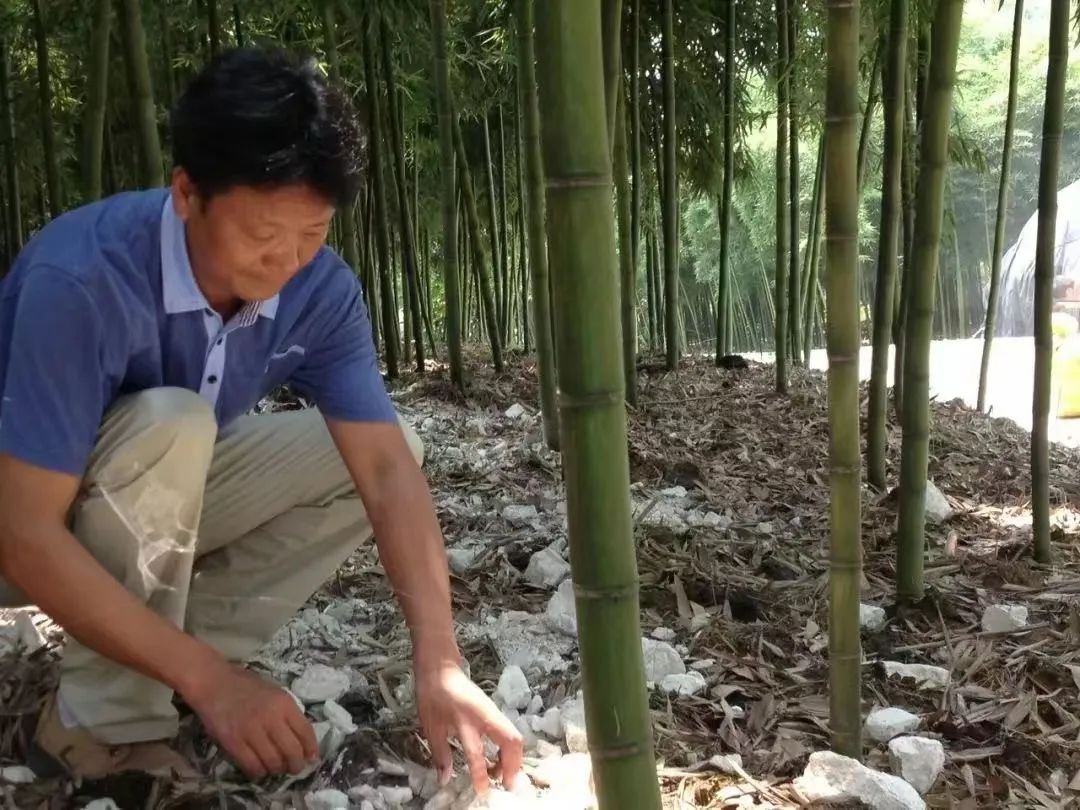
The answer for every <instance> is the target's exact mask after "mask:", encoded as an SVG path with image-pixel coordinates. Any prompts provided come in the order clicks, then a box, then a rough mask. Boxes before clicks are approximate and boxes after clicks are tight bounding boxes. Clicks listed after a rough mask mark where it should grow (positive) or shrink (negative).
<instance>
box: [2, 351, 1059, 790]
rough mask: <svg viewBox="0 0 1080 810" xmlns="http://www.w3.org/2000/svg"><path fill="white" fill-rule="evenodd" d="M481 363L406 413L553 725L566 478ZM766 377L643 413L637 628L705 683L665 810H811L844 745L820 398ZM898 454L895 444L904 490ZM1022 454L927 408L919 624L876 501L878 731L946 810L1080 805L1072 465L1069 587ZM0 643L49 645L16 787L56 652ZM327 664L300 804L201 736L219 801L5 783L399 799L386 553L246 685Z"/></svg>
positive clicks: (523, 366) (14, 682)
mask: <svg viewBox="0 0 1080 810" xmlns="http://www.w3.org/2000/svg"><path fill="white" fill-rule="evenodd" d="M475 359H476V361H477V362H476V364H475V366H476V367H477V370H475V371H473V373H472V379H471V383H470V387H469V391H470V393H469V396H468V397H467V398H462V397H461V396H459V395H458V394H456V393H455V392H454V391H453V390H452V388H451V387H450V385H449V383H448V378H447V375H446V374H445V373H444V372H443V371H442V370H440V369H435V370H433V371H432V372H431V373H430V374H428V375H426V376H425V377H424V378H422V379H421V378H417V377H415V376H409V377H405V378H403V379H402V380H400V381H398V382H397V383H396V384H395V385H394V399H395V401H396V403H397V404H398V406H399V408H400V410H401V412H402V414H403V415H404V416H405V418H406V419H407V420H408V421H409V422H410V423H411V424H413V425H414V426H415V427H416V428H417V430H418V432H419V433H420V435H421V437H422V438H423V439H424V442H425V444H426V449H427V458H426V461H425V469H426V471H427V474H428V476H429V478H430V480H431V483H432V487H433V491H434V493H435V499H436V503H437V506H438V509H439V514H440V518H441V521H442V525H443V528H444V531H445V534H446V537H447V544H448V546H449V547H450V549H451V551H452V556H453V561H454V567H455V574H454V576H453V586H454V600H455V613H456V618H457V621H458V623H459V626H460V636H461V640H462V649H463V652H464V654H465V656H466V657H467V659H468V661H469V665H470V671H471V675H472V677H473V679H474V680H475V681H476V682H477V683H479V684H480V685H481V686H482V687H483V688H484V689H486V690H487V691H488V692H489V693H490V692H493V691H494V689H495V687H496V683H497V682H498V679H499V676H500V674H501V672H502V670H503V668H504V666H505V664H506V663H507V660H506V659H507V657H508V656H511V654H512V651H509V650H508V646H512V645H511V640H509V639H508V635H507V634H508V633H509V632H510V630H512V629H513V628H512V627H511V625H512V624H513V622H512V621H511V619H513V618H514V617H517V619H521V616H520V615H519V614H515V613H512V611H524V612H526V613H529V614H534V616H533V617H532V620H533V625H534V626H535V627H536V628H539V629H537V630H536V631H535V632H536V633H538V634H539V635H538V636H537V639H536V640H534V643H535V645H536V649H537V650H547V647H546V646H544V645H545V644H548V643H549V642H550V646H551V647H552V651H551V660H550V661H548V663H547V664H545V665H544V666H541V667H537V666H533V665H529V666H527V667H526V671H527V673H528V675H529V684H530V688H531V690H532V693H533V695H534V696H539V698H540V699H542V701H543V706H544V707H552V706H559V705H560V704H562V703H563V702H564V701H565V700H566V699H567V698H571V697H573V696H574V695H575V694H576V693H577V690H578V689H579V688H580V677H579V667H578V662H577V657H576V646H575V644H574V640H573V638H572V637H570V636H567V635H566V634H559V633H558V632H555V631H553V630H552V629H551V626H550V621H549V620H546V619H545V616H544V614H545V611H546V609H547V605H548V603H549V601H550V600H551V599H552V596H553V593H554V590H555V589H554V587H553V586H544V585H534V584H530V583H529V582H528V581H526V579H525V577H524V571H525V570H526V569H527V567H528V564H529V561H530V558H531V556H532V555H533V554H534V553H536V552H539V551H541V550H543V549H545V548H547V547H549V546H553V551H554V552H557V553H559V554H561V555H562V556H563V557H565V541H566V529H565V497H564V494H563V489H562V484H561V473H560V461H559V456H558V454H557V453H554V452H552V451H550V450H548V449H547V448H546V447H545V446H544V443H543V439H542V433H541V427H540V420H539V416H538V414H537V413H536V411H537V406H536V402H537V396H536V380H535V369H534V367H533V366H532V365H531V360H528V359H523V358H515V359H513V360H512V361H511V364H510V369H509V370H508V371H507V372H505V373H504V374H502V375H498V376H496V375H494V374H493V373H492V372H490V371H488V370H486V368H485V367H481V363H480V358H475ZM772 374H773V369H772V367H771V366H764V365H757V364H754V363H751V364H750V367H749V368H746V369H735V370H723V369H717V368H714V367H713V366H712V365H711V364H709V363H707V362H703V361H692V362H691V363H690V364H689V365H688V366H686V367H684V368H683V369H682V370H680V371H679V372H678V373H674V374H668V373H664V372H663V371H662V370H661V369H660V368H659V366H656V367H652V366H648V365H645V366H643V367H642V374H641V392H640V405H639V406H638V407H636V408H629V409H628V416H629V426H630V441H629V453H630V462H631V473H632V481H633V485H632V496H633V505H634V509H635V518H636V519H635V542H636V545H637V551H638V567H639V572H640V579H641V604H642V632H643V633H644V634H645V635H650V634H652V633H653V632H654V631H655V630H657V629H658V628H659V629H660V635H666V636H669V637H670V636H671V635H672V634H671V633H666V632H665V631H673V638H671V640H670V643H671V644H672V645H674V647H675V649H676V650H677V651H678V653H679V655H680V656H681V658H682V659H683V660H684V662H685V663H686V665H687V666H689V667H690V668H691V669H696V670H697V671H700V672H701V674H702V675H703V676H704V678H705V681H706V682H707V687H706V688H705V689H704V691H702V692H700V693H699V694H696V695H694V696H678V695H675V694H665V693H664V691H663V690H661V689H654V690H653V691H652V692H651V708H652V710H653V723H654V729H655V741H656V752H657V757H658V768H659V774H660V778H661V782H662V785H663V788H664V791H665V795H666V797H667V798H666V803H668V805H669V806H670V807H672V808H676V807H677V808H720V807H736V806H743V807H752V806H772V807H798V806H800V804H801V800H800V797H799V796H798V794H797V792H796V791H795V790H794V789H793V787H792V786H791V780H792V779H793V777H795V776H798V775H799V774H800V773H801V772H802V769H803V768H804V766H805V764H806V761H807V758H808V756H809V754H810V753H811V752H813V751H818V750H824V749H826V748H827V747H828V744H829V734H828V697H827V695H828V688H827V678H828V657H827V639H828V629H827V628H828V548H829V547H828V544H829V473H828V436H829V431H828V420H827V416H828V414H827V394H826V385H825V378H824V376H823V375H822V374H820V373H818V372H805V371H801V370H798V369H796V370H794V371H793V374H792V382H791V391H790V395H789V396H787V397H780V396H777V395H776V394H775V393H774V384H773V377H772ZM863 404H864V408H865V399H864V403H863ZM515 405H521V406H523V408H524V411H525V413H524V414H521V415H516V412H517V411H518V410H520V409H516V408H513V406H515ZM512 408H513V410H510V409H512ZM508 410H510V413H511V414H515V415H507V411H508ZM899 445H900V434H899V430H898V428H897V427H895V426H893V428H892V433H891V434H890V449H891V465H890V480H891V481H893V482H895V480H896V478H897V474H898V467H899ZM1028 453H1029V436H1028V434H1027V433H1026V432H1025V431H1023V430H1021V429H1020V428H1018V427H1017V426H1016V425H1015V424H1014V423H1012V422H1010V421H1007V420H1003V419H991V418H988V417H986V416H983V415H981V414H978V413H975V412H973V411H971V410H970V409H968V408H966V407H964V406H962V405H960V404H959V403H945V404H935V405H934V406H933V414H932V436H931V441H930V477H931V478H932V480H933V481H934V482H935V483H936V485H937V486H938V487H939V488H940V490H941V491H942V492H943V493H944V494H945V496H946V497H947V499H948V500H949V502H950V505H951V506H952V507H953V509H954V511H955V514H954V515H953V516H952V517H951V518H950V519H948V520H947V521H945V522H944V523H943V524H941V525H933V526H928V527H927V539H928V549H927V558H926V583H927V596H926V599H925V600H924V601H923V603H921V604H920V605H918V606H916V607H914V608H906V609H904V610H898V609H897V608H896V606H895V591H894V586H893V580H894V572H895V524H896V496H895V493H877V492H874V491H872V490H870V489H869V488H864V491H863V515H862V525H863V544H864V587H863V595H862V600H863V602H864V603H866V604H870V605H878V606H881V607H882V608H884V609H885V611H886V615H887V621H886V623H885V625H884V627H882V628H881V629H879V630H876V631H869V630H865V629H864V631H863V653H864V660H865V666H864V681H863V683H864V686H863V699H864V709H865V711H870V710H871V709H873V708H875V707H881V706H898V707H901V708H904V709H907V710H908V711H910V712H913V713H915V714H917V715H918V716H919V717H920V719H921V727H920V730H919V733H920V734H923V735H925V736H929V737H934V738H937V739H939V740H941V742H942V743H943V744H944V746H945V750H946V752H947V763H946V767H945V771H944V774H943V776H942V777H941V779H939V780H938V782H937V783H936V785H935V786H934V787H933V788H932V789H931V791H930V792H929V794H928V795H927V796H926V801H927V804H928V805H929V806H930V807H935V808H946V807H949V808H975V807H1006V806H1014V807H1046V808H1057V807H1067V806H1072V805H1073V804H1075V803H1076V800H1077V797H1078V796H1080V699H1078V685H1080V646H1078V642H1080V553H1078V551H1077V548H1078V541H1080V519H1078V515H1080V478H1078V475H1077V474H1078V471H1080V451H1077V450H1074V449H1071V448H1066V447H1061V446H1058V445H1053V446H1052V448H1051V476H1052V481H1051V485H1052V490H1051V491H1052V498H1053V510H1054V511H1053V520H1054V525H1055V529H1054V538H1053V539H1054V552H1055V564H1054V565H1053V566H1052V567H1042V566H1039V565H1036V564H1034V563H1033V562H1032V560H1031V517H1030V477H1029V463H1028ZM530 507H531V508H530ZM553 544H554V545H553ZM992 604H1006V605H1018V606H1024V607H1026V608H1027V609H1028V612H1029V613H1028V619H1027V624H1026V625H1025V626H1024V627H1023V628H1021V629H1019V630H1016V631H1013V632H1007V633H996V634H993V633H986V632H984V631H983V630H982V629H981V625H980V619H981V617H982V614H983V612H984V609H985V608H986V607H987V606H988V605H992ZM14 619H17V622H16V623H15V624H11V622H12V620H14ZM525 619H529V617H525ZM7 621H8V627H7V631H8V635H9V636H11V635H12V634H21V637H22V638H24V640H28V641H29V642H30V646H31V647H34V646H37V642H36V641H34V639H33V638H32V636H33V633H32V632H29V636H28V629H27V624H28V623H29V622H33V624H34V625H35V627H36V630H37V631H38V632H39V633H40V634H42V636H43V639H44V641H45V643H44V645H43V646H40V647H39V648H37V649H35V650H33V651H32V652H30V651H28V649H27V648H26V647H25V646H23V645H21V644H15V643H12V644H10V645H9V647H8V650H7V652H6V653H5V654H4V655H3V656H2V657H0V707H2V709H0V764H3V765H14V764H19V763H20V762H22V760H23V750H24V748H23V744H24V741H23V739H22V734H21V730H22V727H23V725H24V724H22V723H21V722H20V721H21V720H23V719H25V718H27V717H32V716H33V713H34V712H35V711H36V709H37V707H38V705H39V703H40V700H41V699H42V697H43V696H44V695H45V694H46V693H47V692H48V690H49V689H50V688H52V685H53V684H54V682H55V678H56V660H57V656H58V654H59V650H60V648H61V646H62V635H61V634H60V633H58V632H57V630H56V628H55V627H54V626H53V625H51V624H50V623H49V621H48V620H47V619H46V618H45V617H43V616H41V615H40V614H36V613H34V612H32V611H30V612H25V613H23V614H21V616H17V615H16V614H14V613H11V612H8V613H7ZM508 628H509V629H508ZM3 629H4V628H3V626H2V623H0V630H3ZM32 629H34V628H31V630H32ZM3 638H4V636H2V635H0V639H3ZM887 661H888V662H900V663H923V664H932V665H934V666H937V667H943V668H944V669H946V670H948V672H949V680H948V684H947V685H946V686H944V687H942V686H938V687H936V688H926V687H925V686H922V687H920V685H919V684H917V683H916V682H915V681H912V680H902V679H900V678H897V677H891V678H890V677H887V675H886V668H885V666H884V662H887ZM312 663H322V664H326V665H328V666H330V667H332V668H335V669H338V670H340V671H342V672H344V673H346V674H347V675H348V681H349V685H348V690H347V691H346V694H344V695H343V696H342V697H341V698H340V699H339V701H338V702H339V703H340V704H341V705H342V706H344V707H345V708H346V709H347V710H348V712H349V714H351V715H352V718H353V720H354V721H355V722H356V723H357V725H358V726H359V729H358V730H357V731H355V732H353V733H351V734H349V735H347V737H346V738H345V740H344V743H343V744H340V745H339V746H338V747H337V750H336V751H335V752H334V754H333V756H331V757H328V758H327V760H326V761H325V762H324V764H323V765H322V766H321V767H320V768H319V769H318V770H317V771H316V772H314V773H313V774H310V775H308V776H306V777H305V778H303V779H301V780H295V779H289V780H287V779H280V780H276V781H273V782H267V783H264V784H259V785H251V784H248V783H245V782H244V781H243V780H242V779H241V778H240V777H239V776H238V775H237V774H236V772H235V771H233V770H232V769H231V768H230V767H229V765H228V763H227V762H224V761H223V758H222V756H221V754H220V752H218V751H217V750H216V748H215V747H214V746H212V745H210V744H209V743H208V741H207V740H206V739H205V738H204V737H203V736H202V735H201V733H200V732H199V730H198V727H197V724H196V723H195V722H194V719H193V718H191V717H190V716H187V717H185V720H184V723H183V732H182V744H183V746H184V749H185V751H186V752H188V753H189V754H190V755H191V756H192V757H193V759H194V760H195V761H196V763H197V764H198V765H199V766H200V768H201V769H202V770H203V771H204V772H205V773H207V774H211V776H208V778H207V779H206V780H205V781H204V782H200V783H197V784H191V783H188V784H183V785H181V784H167V783H164V782H161V781H155V780H152V779H149V778H142V777H131V776H125V777H121V778H116V779H113V780H110V781H109V782H107V783H97V784H82V785H75V784H73V783H71V782H70V781H66V780H41V779H39V780H36V781H34V782H32V783H29V784H25V785H11V784H9V785H7V786H5V787H4V788H3V789H4V796H5V801H6V806H7V807H9V808H11V807H14V808H20V810H21V808H64V807H82V806H84V805H85V804H86V803H87V802H88V801H89V800H90V799H91V798H94V797H101V796H109V797H111V798H113V799H114V801H115V802H116V803H117V805H118V806H120V807H122V808H125V810H126V808H129V807H130V808H182V807H183V808H233V807H237V808H240V807H244V808H270V807H280V808H287V807H297V808H303V807H305V804H304V798H303V797H304V796H305V795H306V794H307V793H308V792H309V791H312V790H315V789H319V788H322V787H337V788H339V789H341V790H343V791H344V790H348V789H349V788H350V787H354V788H355V787H356V786H357V785H360V784H367V785H378V784H383V785H385V784H403V783H404V781H406V779H407V777H406V776H403V775H402V774H401V773H399V772H396V769H395V768H394V767H393V766H392V765H391V764H388V763H389V762H390V761H391V760H393V761H406V762H409V763H424V762H426V748H425V746H424V743H423V741H422V739H421V738H420V736H419V735H418V734H417V732H416V730H415V728H414V726H413V718H414V715H413V713H412V709H411V681H410V676H409V648H408V637H407V633H406V631H405V627H404V624H403V621H402V619H401V616H400V613H399V612H398V611H397V608H396V605H395V603H394V601H393V598H392V592H391V590H390V588H389V585H388V583H387V581H386V579H385V576H384V574H383V571H382V569H381V568H380V567H379V563H378V557H377V554H376V552H375V549H374V546H373V545H368V546H365V547H364V548H362V549H360V550H359V551H358V552H357V553H356V554H355V555H354V556H353V558H352V559H351V560H350V561H349V562H348V563H347V564H346V565H345V566H343V567H342V569H341V570H340V571H339V572H338V574H337V576H336V577H335V578H334V580H333V581H331V582H328V583H326V585H325V586H324V588H323V589H322V590H321V591H320V592H319V593H318V594H316V595H315V596H314V597H313V598H312V600H311V602H310V605H309V607H308V608H307V609H306V610H305V611H304V612H303V613H302V614H301V615H300V616H299V617H297V619H296V620H295V621H294V622H293V623H292V624H290V625H289V626H288V627H287V628H285V629H283V631H282V633H280V634H279V635H278V637H276V638H275V640H274V642H273V643H272V644H271V645H270V646H269V647H268V648H267V650H266V651H264V654H263V655H261V656H260V657H259V659H257V660H256V661H255V662H253V666H257V667H260V668H262V669H264V670H265V671H266V672H267V673H268V674H270V675H272V676H273V677H276V678H279V679H280V680H281V681H282V682H284V683H286V684H290V683H292V682H293V679H295V678H296V677H297V676H299V675H301V674H302V673H303V672H304V671H305V669H306V668H307V667H308V666H309V665H310V664H312ZM537 702H539V701H537ZM311 712H312V716H313V719H316V720H319V719H322V718H321V717H320V715H319V710H318V709H317V708H314V707H313V708H312V709H311ZM540 736H541V737H544V735H543V734H541V735H540ZM338 742H339V743H340V742H341V741H340V740H339V741H338ZM555 742H556V743H560V742H561V740H555ZM866 744H867V753H866V756H865V757H864V762H866V764H868V765H871V766H873V767H876V768H879V769H881V770H885V771H888V770H889V763H888V757H887V755H886V753H885V748H884V746H883V745H876V746H874V745H873V744H872V743H871V742H870V741H867V743H866ZM719 754H739V755H741V757H742V766H741V770H740V772H736V773H734V774H728V773H720V772H719V768H718V767H717V765H716V762H717V761H716V760H713V762H710V759H711V758H714V757H715V756H716V755H719ZM380 760H381V761H380ZM410 767H411V766H410ZM458 770H462V768H461V767H460V766H459V769H458ZM4 773H9V772H4ZM0 783H2V781H0ZM354 802H355V804H354V806H357V807H359V806H360V802H361V800H360V799H359V798H357V797H354ZM407 806H409V807H422V806H423V802H422V801H420V800H419V799H416V800H414V804H410V805H407Z"/></svg>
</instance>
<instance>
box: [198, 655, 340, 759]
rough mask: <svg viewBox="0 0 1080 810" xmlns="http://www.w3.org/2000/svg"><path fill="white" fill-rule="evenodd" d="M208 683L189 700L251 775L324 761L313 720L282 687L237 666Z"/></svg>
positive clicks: (214, 735)
mask: <svg viewBox="0 0 1080 810" xmlns="http://www.w3.org/2000/svg"><path fill="white" fill-rule="evenodd" d="M205 684H206V686H205V687H204V688H201V689H199V690H198V693H197V694H194V695H185V699H187V701H188V703H189V704H190V705H191V708H192V709H194V710H195V712H196V713H197V714H198V715H199V718H200V719H201V720H202V722H203V725H204V726H205V727H206V731H207V733H208V734H209V735H210V736H211V737H212V738H213V739H214V740H216V741H217V742H218V743H219V744H220V745H221V747H222V748H224V749H225V751H226V753H228V754H229V756H230V757H232V759H233V761H234V762H236V764H237V765H239V766H240V767H241V768H242V769H243V770H244V773H246V774H247V775H248V777H249V778H251V779H262V778H263V777H266V776H274V775H277V774H283V773H294V774H295V773H300V772H301V771H302V770H304V769H305V768H306V767H308V766H309V765H311V764H312V763H313V762H315V761H317V760H318V757H319V746H318V742H317V741H316V739H315V731H314V730H313V729H312V727H311V723H309V722H308V720H307V718H306V717H304V714H303V712H302V711H301V710H300V709H299V708H298V707H297V705H296V701H294V700H293V698H292V696H291V695H289V693H288V692H286V691H285V690H284V689H282V688H281V687H280V686H277V685H276V684H273V683H271V682H269V681H267V680H264V679H263V678H260V677H259V676H258V675H255V674H253V673H251V672H248V671H247V670H245V669H243V668H242V667H239V666H236V665H233V664H226V665H225V666H224V667H223V668H222V670H221V671H220V672H215V673H213V676H212V677H209V678H207V679H206V681H205Z"/></svg>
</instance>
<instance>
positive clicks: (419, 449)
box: [398, 416, 424, 467]
mask: <svg viewBox="0 0 1080 810" xmlns="http://www.w3.org/2000/svg"><path fill="white" fill-rule="evenodd" d="M398 422H400V423H401V430H402V432H403V433H404V434H405V441H406V442H407V443H408V445H409V450H410V451H411V452H412V455H413V458H415V459H416V463H417V464H418V465H420V466H421V467H423V466H424V441H423V439H421V438H420V436H418V435H417V433H416V431H415V430H413V429H412V427H411V426H410V425H409V424H408V423H407V422H406V421H405V420H404V419H402V418H401V416H398Z"/></svg>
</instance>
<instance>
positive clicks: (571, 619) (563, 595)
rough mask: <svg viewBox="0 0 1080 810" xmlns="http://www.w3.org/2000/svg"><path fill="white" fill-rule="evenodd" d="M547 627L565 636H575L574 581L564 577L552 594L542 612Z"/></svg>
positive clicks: (575, 607) (575, 606)
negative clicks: (545, 608)
mask: <svg viewBox="0 0 1080 810" xmlns="http://www.w3.org/2000/svg"><path fill="white" fill-rule="evenodd" d="M544 620H545V621H546V622H547V624H548V627H550V628H551V629H552V630H557V631H558V632H560V633H562V634H563V635H566V636H575V637H576V636H577V605H576V603H575V601H574V582H573V580H570V579H564V580H563V582H562V584H561V585H560V586H559V588H558V590H557V591H555V593H554V594H553V595H552V597H551V600H550V601H549V602H548V606H547V610H546V611H545V613H544Z"/></svg>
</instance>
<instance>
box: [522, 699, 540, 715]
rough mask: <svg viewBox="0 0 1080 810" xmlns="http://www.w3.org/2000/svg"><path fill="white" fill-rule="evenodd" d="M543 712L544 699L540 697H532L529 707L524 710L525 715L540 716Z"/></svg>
mask: <svg viewBox="0 0 1080 810" xmlns="http://www.w3.org/2000/svg"><path fill="white" fill-rule="evenodd" d="M543 710H544V699H543V698H542V697H540V695H533V696H532V700H530V701H529V705H528V706H527V707H526V708H525V714H530V715H531V714H540V712H542V711H543Z"/></svg>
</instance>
